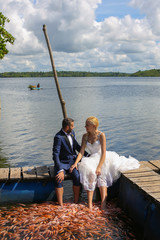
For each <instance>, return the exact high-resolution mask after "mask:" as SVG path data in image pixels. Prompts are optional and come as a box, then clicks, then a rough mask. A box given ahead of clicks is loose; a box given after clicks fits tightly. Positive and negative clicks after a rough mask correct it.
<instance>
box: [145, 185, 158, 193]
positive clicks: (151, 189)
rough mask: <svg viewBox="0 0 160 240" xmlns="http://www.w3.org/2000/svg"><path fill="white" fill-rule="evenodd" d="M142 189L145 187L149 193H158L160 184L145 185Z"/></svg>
mask: <svg viewBox="0 0 160 240" xmlns="http://www.w3.org/2000/svg"><path fill="white" fill-rule="evenodd" d="M142 189H144V190H145V191H146V192H148V193H158V192H160V188H159V186H143V187H142Z"/></svg>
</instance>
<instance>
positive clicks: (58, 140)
mask: <svg viewBox="0 0 160 240" xmlns="http://www.w3.org/2000/svg"><path fill="white" fill-rule="evenodd" d="M73 129H74V120H73V119H72V118H64V119H63V121H62V129H61V130H60V131H59V132H58V133H57V134H56V135H55V137H54V143H53V161H54V163H55V166H54V169H55V187H56V195H57V200H58V203H59V204H60V205H61V206H62V207H63V180H64V175H65V173H69V169H70V167H71V166H72V165H73V164H74V162H75V160H76V158H77V153H76V151H78V152H79V151H80V148H81V147H80V145H79V144H78V142H77V140H76V139H75V132H74V130H73ZM84 154H85V156H87V153H86V152H84ZM69 174H70V176H71V178H72V180H73V192H74V202H75V203H77V202H78V200H79V194H80V186H81V184H80V176H79V171H78V170H77V169H76V168H75V169H74V170H73V171H72V172H71V173H69Z"/></svg>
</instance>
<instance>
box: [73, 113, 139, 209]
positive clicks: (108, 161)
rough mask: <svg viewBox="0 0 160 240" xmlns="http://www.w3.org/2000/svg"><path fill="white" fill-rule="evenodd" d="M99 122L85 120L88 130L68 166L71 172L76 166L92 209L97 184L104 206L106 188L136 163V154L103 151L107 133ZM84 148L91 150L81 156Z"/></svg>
mask: <svg viewBox="0 0 160 240" xmlns="http://www.w3.org/2000/svg"><path fill="white" fill-rule="evenodd" d="M98 126H99V122H98V119H97V118H96V117H93V116H91V117H89V118H87V120H86V123H85V128H86V132H87V133H85V134H84V135H83V137H82V144H81V150H80V152H79V154H78V156H77V159H76V161H75V163H74V164H73V165H72V166H71V168H70V172H72V171H74V169H78V170H79V173H80V182H81V183H82V185H83V187H84V189H85V190H87V196H88V207H89V209H91V210H92V199H93V193H94V190H95V188H96V186H97V187H99V190H100V195H101V208H102V209H105V208H106V200H107V188H108V187H110V186H111V185H112V183H113V182H114V181H116V180H117V179H118V178H119V177H120V174H121V171H127V170H130V169H135V168H138V167H139V161H138V160H136V159H135V158H132V157H129V158H126V157H124V156H119V155H118V154H117V153H116V152H111V151H106V137H105V134H104V133H103V132H101V131H100V130H98ZM85 149H86V150H87V151H88V152H89V153H90V154H91V155H90V156H89V157H87V158H86V157H83V154H84V151H85ZM80 161H81V162H80ZM79 162H80V163H79ZM78 163H79V164H78Z"/></svg>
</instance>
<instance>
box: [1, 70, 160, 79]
mask: <svg viewBox="0 0 160 240" xmlns="http://www.w3.org/2000/svg"><path fill="white" fill-rule="evenodd" d="M57 75H58V77H160V69H151V70H145V71H138V72H135V73H120V72H85V71H82V72H80V71H57ZM14 77H21V78H22V77H53V72H52V71H50V72H4V73H0V78H14Z"/></svg>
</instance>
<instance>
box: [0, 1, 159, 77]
mask: <svg viewBox="0 0 160 240" xmlns="http://www.w3.org/2000/svg"><path fill="white" fill-rule="evenodd" d="M0 5H1V8H2V12H3V14H4V15H5V16H6V17H8V18H9V19H10V23H7V24H6V28H7V30H8V31H9V32H10V33H12V35H13V36H14V37H15V38H16V40H15V43H14V45H13V46H12V45H9V44H8V45H7V47H8V49H9V54H7V55H6V56H5V58H4V59H3V60H1V64H0V72H10V71H13V72H17V71H21V72H23V71H52V68H51V64H50V58H49V55H48V49H47V47H46V41H45V38H44V33H43V31H42V28H43V24H46V26H47V32H48V36H49V39H50V43H51V47H52V50H53V56H54V61H55V65H56V69H57V70H58V71H61V70H64V71H94V72H95V71H96V72H110V71H112V72H129V73H132V72H136V71H139V70H147V69H153V68H155V69H159V68H160V67H159V66H160V58H159V56H160V42H159V39H160V28H159V26H160V0H154V1H153V0H54V1H53V0H45V1H44V0H21V1H19V0H5V1H4V0H0ZM148 6H149V7H148Z"/></svg>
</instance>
